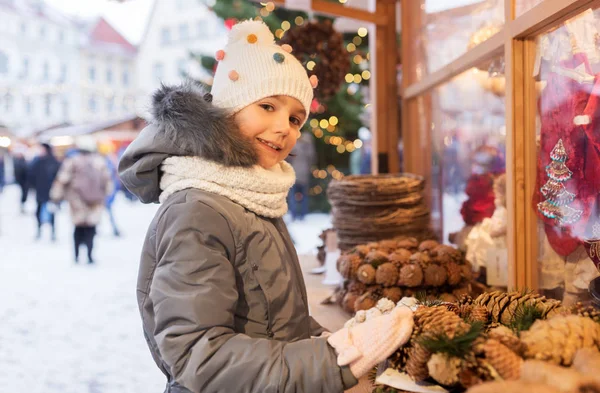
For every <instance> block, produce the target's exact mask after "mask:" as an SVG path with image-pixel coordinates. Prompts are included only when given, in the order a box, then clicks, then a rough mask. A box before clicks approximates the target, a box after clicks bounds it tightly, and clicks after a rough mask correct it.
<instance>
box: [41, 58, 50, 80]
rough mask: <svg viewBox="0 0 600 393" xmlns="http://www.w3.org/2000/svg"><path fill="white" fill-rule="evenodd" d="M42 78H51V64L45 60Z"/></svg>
mask: <svg viewBox="0 0 600 393" xmlns="http://www.w3.org/2000/svg"><path fill="white" fill-rule="evenodd" d="M42 78H43V79H44V80H45V81H47V80H48V79H50V64H49V63H48V62H47V61H45V62H44V65H43V76H42Z"/></svg>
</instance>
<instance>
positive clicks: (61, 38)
mask: <svg viewBox="0 0 600 393" xmlns="http://www.w3.org/2000/svg"><path fill="white" fill-rule="evenodd" d="M58 42H60V43H61V44H62V43H64V42H65V32H64V30H59V31H58Z"/></svg>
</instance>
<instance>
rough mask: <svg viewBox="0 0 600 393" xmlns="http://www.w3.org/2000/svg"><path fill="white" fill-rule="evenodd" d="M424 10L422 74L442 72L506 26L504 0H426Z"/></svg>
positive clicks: (420, 71)
mask: <svg viewBox="0 0 600 393" xmlns="http://www.w3.org/2000/svg"><path fill="white" fill-rule="evenodd" d="M421 9H423V10H424V14H423V15H422V21H423V22H424V23H422V24H421V25H422V30H421V34H419V37H418V38H419V39H422V45H423V52H422V53H423V57H424V62H423V65H422V66H421V67H419V70H418V73H417V74H418V75H424V74H427V73H433V72H435V71H438V70H439V69H441V68H443V67H444V66H445V65H447V64H449V63H451V62H452V61H454V60H456V59H457V58H459V57H460V56H461V55H463V54H465V53H466V52H467V51H468V50H469V49H471V48H473V47H475V46H477V45H478V44H480V43H482V42H484V41H485V40H487V39H489V38H491V37H492V36H493V35H495V34H496V33H497V32H498V31H500V29H501V28H502V26H503V25H504V0H483V1H478V2H472V1H470V2H465V1H464V0H451V1H440V0H424V1H423V6H422V7H421Z"/></svg>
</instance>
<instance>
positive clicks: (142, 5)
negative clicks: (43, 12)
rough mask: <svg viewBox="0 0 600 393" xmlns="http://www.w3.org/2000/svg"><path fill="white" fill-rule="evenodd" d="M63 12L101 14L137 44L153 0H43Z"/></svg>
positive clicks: (86, 16) (90, 16) (78, 14)
mask: <svg viewBox="0 0 600 393" xmlns="http://www.w3.org/2000/svg"><path fill="white" fill-rule="evenodd" d="M45 2H46V3H47V4H49V5H51V6H52V7H54V8H56V9H58V10H60V11H62V12H63V13H65V14H67V15H70V16H76V17H80V18H92V17H95V16H103V17H104V18H105V19H106V20H107V21H108V22H109V23H110V24H111V25H112V26H113V27H114V28H115V29H117V30H118V31H119V32H120V33H121V34H123V36H124V37H125V38H127V39H128V40H129V41H130V42H131V43H132V44H135V45H137V44H139V42H140V40H141V38H142V35H143V34H144V29H145V28H146V21H147V20H148V17H149V16H150V11H151V9H152V4H153V2H154V0H129V1H127V2H124V3H120V2H117V1H115V0H45Z"/></svg>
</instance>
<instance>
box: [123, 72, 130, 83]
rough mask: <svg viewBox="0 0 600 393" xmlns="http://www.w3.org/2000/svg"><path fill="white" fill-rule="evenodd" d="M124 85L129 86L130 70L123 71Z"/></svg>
mask: <svg viewBox="0 0 600 393" xmlns="http://www.w3.org/2000/svg"><path fill="white" fill-rule="evenodd" d="M123 86H129V71H127V70H125V71H123Z"/></svg>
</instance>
